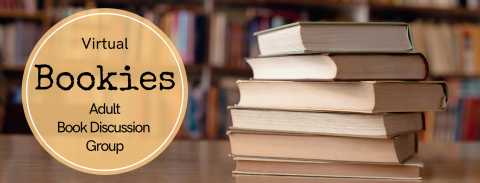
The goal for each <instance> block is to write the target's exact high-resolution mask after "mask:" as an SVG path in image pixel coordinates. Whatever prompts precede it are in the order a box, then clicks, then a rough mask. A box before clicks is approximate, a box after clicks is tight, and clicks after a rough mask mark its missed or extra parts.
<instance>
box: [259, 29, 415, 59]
mask: <svg viewBox="0 0 480 183" xmlns="http://www.w3.org/2000/svg"><path fill="white" fill-rule="evenodd" d="M254 35H256V36H258V44H259V47H260V54H261V55H262V56H267V55H280V54H301V53H334V52H368V53H371V52H383V53H388V52H390V53H392V52H397V53H398V52H409V51H413V50H414V44H413V39H412V34H411V30H410V26H409V25H408V24H405V23H392V22H362V23H359V22H297V23H292V24H287V25H283V26H279V27H275V28H272V29H267V30H263V31H260V32H256V33H255V34H254Z"/></svg>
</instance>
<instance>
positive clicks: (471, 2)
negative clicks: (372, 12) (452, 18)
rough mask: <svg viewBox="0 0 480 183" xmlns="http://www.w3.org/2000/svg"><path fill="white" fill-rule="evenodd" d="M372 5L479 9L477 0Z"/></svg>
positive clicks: (393, 0) (383, 0)
mask: <svg viewBox="0 0 480 183" xmlns="http://www.w3.org/2000/svg"><path fill="white" fill-rule="evenodd" d="M371 3H372V4H374V5H390V6H411V7H424V8H440V9H449V8H450V9H451V8H459V7H465V8H468V9H471V10H474V9H478V8H479V5H480V3H479V1H478V0H372V1H371Z"/></svg>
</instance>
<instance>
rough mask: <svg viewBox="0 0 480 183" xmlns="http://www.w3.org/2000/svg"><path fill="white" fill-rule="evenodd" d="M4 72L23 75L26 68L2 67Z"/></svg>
mask: <svg viewBox="0 0 480 183" xmlns="http://www.w3.org/2000/svg"><path fill="white" fill-rule="evenodd" d="M2 68H3V72H20V73H23V70H25V66H2Z"/></svg>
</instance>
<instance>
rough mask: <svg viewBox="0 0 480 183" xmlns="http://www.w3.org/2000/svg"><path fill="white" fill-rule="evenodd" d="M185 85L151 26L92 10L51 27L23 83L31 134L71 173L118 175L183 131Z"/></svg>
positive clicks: (169, 49) (172, 52)
mask: <svg viewBox="0 0 480 183" xmlns="http://www.w3.org/2000/svg"><path fill="white" fill-rule="evenodd" d="M187 86H188V85H187V77H186V74H185V68H184V66H183V63H182V60H181V58H180V56H179V54H178V52H177V50H176V49H175V47H174V45H173V44H172V42H171V41H170V40H169V39H168V38H167V36H166V35H165V34H164V33H163V32H162V31H161V30H160V29H159V28H157V27H156V26H155V25H154V24H152V23H151V22H149V21H148V20H146V19H144V18H142V17H140V16H138V15H135V14H133V13H129V12H126V11H122V10H115V9H93V10H88V11H83V12H80V13H77V14H74V15H72V16H70V17H68V18H66V19H64V20H62V21H61V22H59V23H58V24H56V25H55V26H53V27H52V28H51V29H50V30H49V31H48V32H47V33H46V34H45V35H44V36H43V37H42V39H41V40H40V41H39V42H38V43H37V45H36V46H35V49H34V50H33V51H32V53H31V55H30V58H29V59H28V63H27V65H26V67H25V73H24V76H23V87H22V88H23V90H22V95H23V107H24V111H25V115H26V117H27V120H28V123H29V125H30V128H31V130H32V132H33V134H34V135H35V137H36V138H37V140H38V141H39V142H40V144H41V145H42V146H43V147H44V148H45V150H47V151H48V152H49V153H50V154H51V155H52V156H53V157H55V158H56V159H57V160H59V161H60V162H62V163H64V164H65V165H67V166H69V167H72V168H74V169H76V170H80V171H83V172H88V173H92V174H118V173H122V172H127V171H130V170H133V169H136V168H138V167H140V166H142V165H144V164H146V163H148V162H149V161H151V160H152V159H154V158H155V157H156V156H158V155H159V154H160V153H161V152H162V151H163V150H164V149H165V148H166V147H167V146H168V145H169V144H170V142H171V141H172V139H173V138H174V136H175V134H176V133H177V131H178V129H179V128H180V126H181V122H182V120H183V116H184V114H185V109H186V107H187V92H188V88H187Z"/></svg>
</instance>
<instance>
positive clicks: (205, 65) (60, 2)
mask: <svg viewBox="0 0 480 183" xmlns="http://www.w3.org/2000/svg"><path fill="white" fill-rule="evenodd" d="M0 1H2V0H0ZM17 1H18V0H17ZM19 2H30V1H19ZM32 2H35V3H34V5H35V7H37V9H36V10H35V11H32V10H31V7H32V6H33V5H28V7H30V9H29V10H28V11H26V10H23V9H24V8H22V7H27V6H25V5H23V6H22V5H18V6H17V8H18V9H15V10H10V9H7V8H5V7H1V6H0V32H1V34H0V36H1V37H2V39H0V40H1V41H0V51H2V54H1V55H2V60H1V62H2V67H0V69H1V70H2V72H1V73H3V75H4V77H5V78H6V81H7V82H6V83H3V85H7V87H8V88H9V94H8V98H9V101H7V102H6V104H5V105H7V107H6V108H7V110H9V109H14V108H13V107H9V106H10V105H13V106H16V109H19V110H22V107H18V106H21V101H18V95H20V96H21V90H19V89H18V88H19V86H21V77H22V76H23V69H24V63H25V62H26V59H28V54H29V52H30V51H31V49H33V46H34V45H33V46H31V45H28V44H30V43H24V44H22V46H20V47H19V48H22V49H25V50H26V51H23V52H22V53H24V54H23V55H22V54H20V55H15V54H12V53H10V54H5V53H4V51H5V48H6V47H8V46H11V47H12V45H9V44H15V43H16V42H15V40H9V41H10V42H8V40H7V39H4V38H5V37H6V36H5V35H6V34H7V32H8V30H7V29H15V27H22V26H31V27H32V29H35V30H37V32H40V33H39V36H37V37H32V39H33V40H34V41H33V42H35V43H36V41H38V39H39V38H40V37H41V35H42V34H43V33H44V32H45V31H46V30H48V28H50V27H51V26H53V25H54V24H55V23H57V22H59V21H60V20H62V19H63V18H65V17H68V16H69V15H71V14H74V13H76V12H80V11H83V10H86V9H90V8H96V7H98V8H117V9H123V10H126V11H130V12H133V13H136V14H138V15H140V16H142V17H145V18H146V19H148V20H150V21H151V22H153V23H154V24H155V25H157V26H158V27H160V29H162V31H164V33H165V34H166V35H167V36H169V38H170V39H171V40H172V42H173V43H174V44H175V45H176V47H177V49H178V50H179V53H180V54H181V57H182V60H183V61H184V65H185V68H186V71H187V73H188V79H189V89H190V92H189V98H188V103H189V105H188V109H187V112H186V116H185V120H184V122H183V125H182V128H181V130H180V131H179V133H178V134H177V137H178V138H191V139H205V138H206V139H221V138H226V135H225V134H226V129H227V127H228V126H230V125H231V118H230V114H229V112H228V110H226V106H229V105H234V104H236V103H237V102H238V100H239V93H238V88H237V86H236V83H235V81H236V80H238V79H249V78H250V77H252V76H253V72H252V70H251V69H250V67H249V66H248V65H247V64H246V62H245V61H244V58H245V57H255V56H258V54H259V51H258V44H257V42H256V37H254V36H253V32H256V31H259V30H264V29H268V28H271V27H276V26H280V25H284V24H288V23H292V22H297V21H387V22H407V23H410V24H411V26H412V30H413V34H414V41H415V46H416V51H415V52H421V53H423V54H424V55H425V56H426V57H427V59H428V61H429V64H430V77H429V80H445V81H447V83H448V84H449V86H450V95H451V97H450V101H449V108H448V109H447V110H446V111H444V112H437V113H432V112H427V113H425V116H426V127H427V131H426V132H423V133H421V134H419V138H420V140H421V141H424V142H432V141H471V140H479V139H480V132H479V131H480V115H477V113H478V114H480V105H479V104H480V24H479V23H480V1H476V0H438V1H433V0H370V1H369V0H180V1H173V0H165V1H161V2H157V1H154V0H139V1H127V0H96V1H94V0H87V1H82V0H43V1H42V0H39V1H36V0H33V1H32ZM0 4H1V3H0ZM17 4H21V3H17ZM23 22H27V23H23ZM7 27H8V28H7ZM12 27H13V28H12ZM179 29H181V30H187V31H178V30H179ZM10 31H12V30H10ZM25 34H29V33H28V32H27V33H25ZM30 34H31V33H30ZM24 45H28V46H24ZM13 47H15V46H13ZM27 53H28V54H27ZM11 60H15V61H16V62H12V61H11ZM22 62H23V63H22ZM2 87H4V86H2ZM18 92H20V94H18ZM20 98H21V97H20ZM20 112H21V113H18V112H15V114H23V111H20ZM12 114H13V113H12ZM8 115H9V113H8V112H7V117H6V120H5V124H9V123H20V122H25V123H26V121H21V120H22V119H21V118H24V116H16V117H15V116H14V117H11V116H8ZM23 120H25V119H23ZM18 121H20V122H18ZM27 127H28V126H27ZM3 131H4V132H12V131H6V129H5V128H4V129H3ZM13 132H15V131H13Z"/></svg>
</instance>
